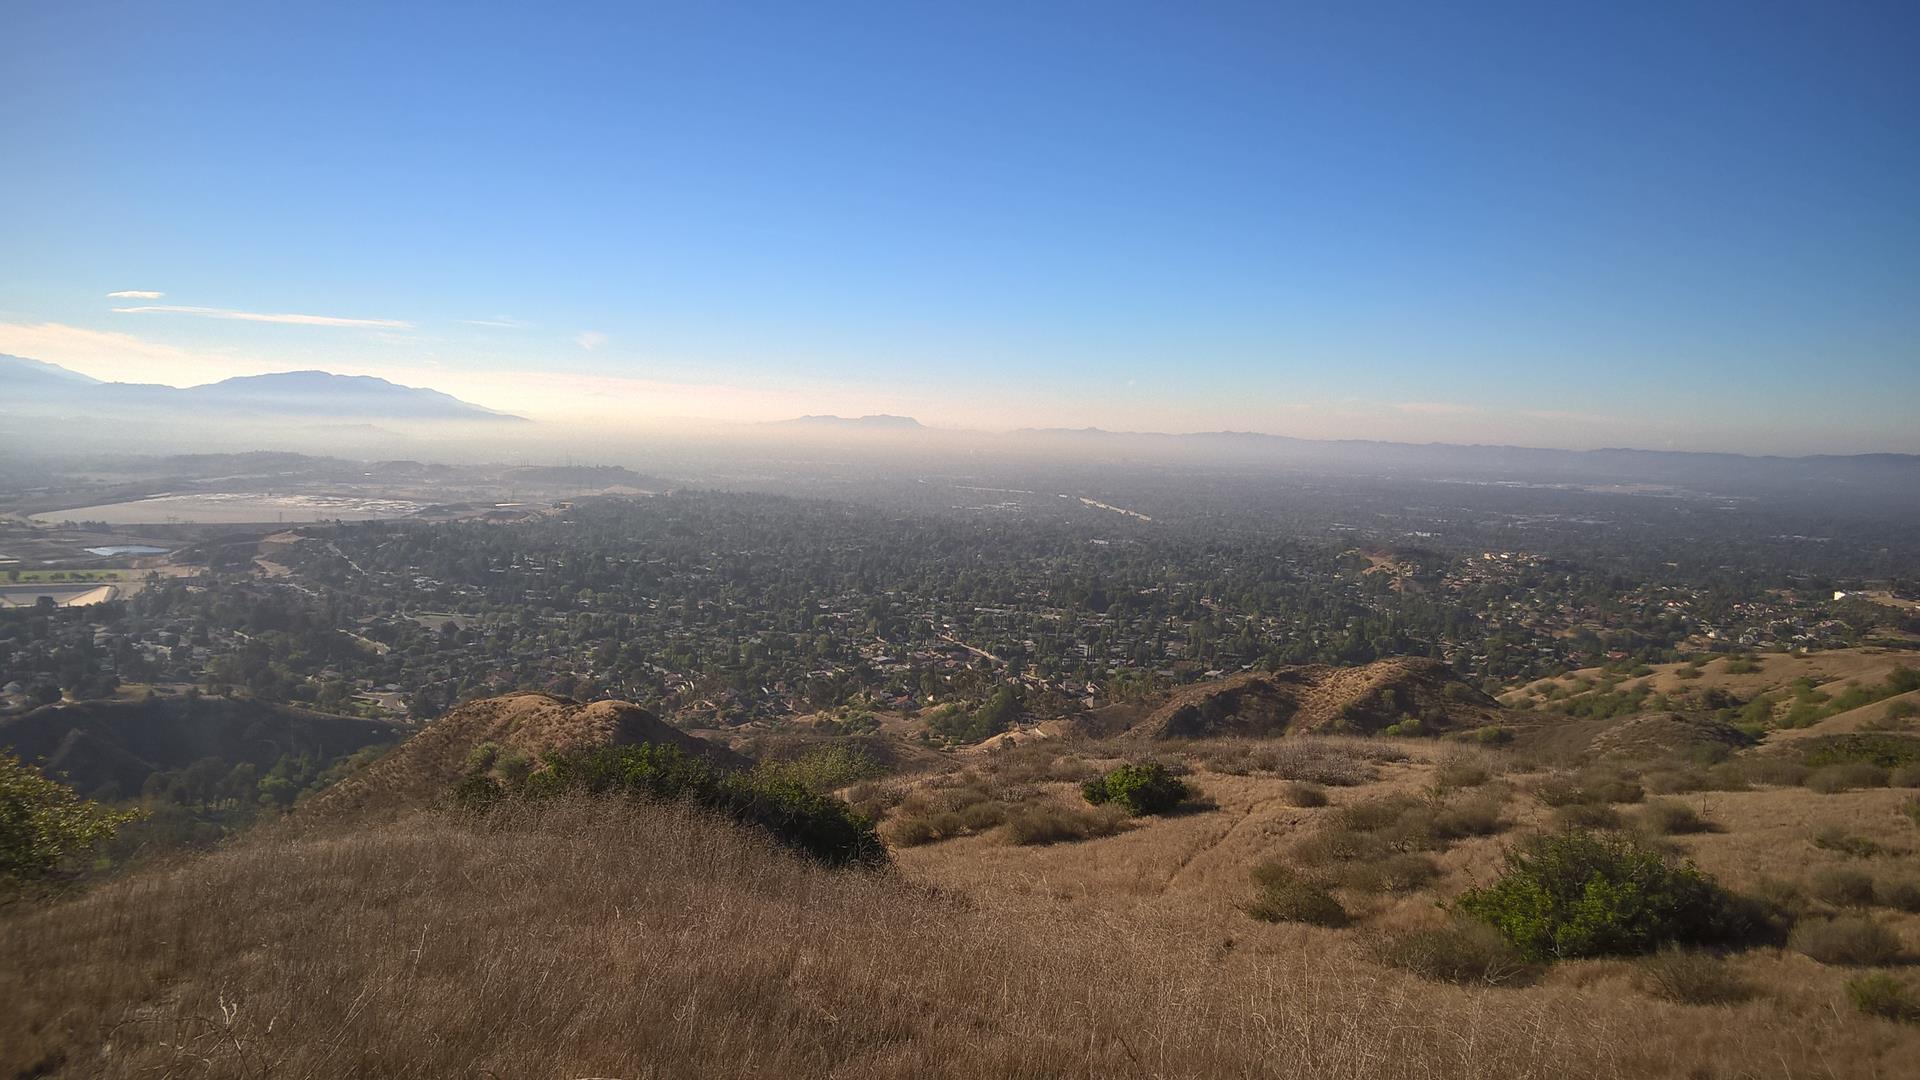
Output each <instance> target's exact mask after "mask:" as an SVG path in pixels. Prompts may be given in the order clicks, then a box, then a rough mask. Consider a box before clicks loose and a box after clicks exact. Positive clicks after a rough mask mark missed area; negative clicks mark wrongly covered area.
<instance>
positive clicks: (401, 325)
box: [113, 304, 413, 330]
mask: <svg viewBox="0 0 1920 1080" xmlns="http://www.w3.org/2000/svg"><path fill="white" fill-rule="evenodd" d="M113 310H114V311H116V312H118V313H120V314H122V315H199V316H201V317H203V318H208V319H237V320H239V321H241V322H263V323H287V324H291V325H294V326H368V327H376V328H386V329H390V330H411V329H413V324H412V323H410V322H407V321H406V320H404V319H349V318H344V317H341V316H338V315H296V314H291V313H278V312H263V311H235V310H233V309H231V308H210V307H186V306H183V305H179V304H147V305H143V306H141V307H121V308H114V309H113Z"/></svg>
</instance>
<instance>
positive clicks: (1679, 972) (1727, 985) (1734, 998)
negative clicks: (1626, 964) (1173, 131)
mask: <svg viewBox="0 0 1920 1080" xmlns="http://www.w3.org/2000/svg"><path fill="white" fill-rule="evenodd" d="M1638 974H1639V983H1640V986H1641V988H1642V989H1644V990H1645V991H1646V992H1647V993H1649V994H1652V995H1653V996H1654V997H1657V998H1661V999H1662V1000H1665V1001H1673V1002H1678V1003H1679V1004H1682V1005H1731V1004H1733V1003H1735V1002H1739V1001H1745V1000H1746V999H1748V998H1750V997H1752V996H1753V989H1752V988H1751V987H1749V986H1748V985H1747V984H1746V983H1745V982H1743V981H1741V979H1740V977H1739V976H1737V975H1735V974H1734V973H1733V970H1732V969H1731V968H1729V967H1728V966H1727V962H1726V961H1725V960H1722V959H1721V958H1720V957H1717V956H1715V955H1713V954H1712V953H1706V952H1700V951H1697V950H1693V949H1677V948H1673V947H1668V948H1665V949H1661V950H1660V951H1659V952H1657V953H1655V954H1653V955H1652V956H1650V957H1648V958H1647V959H1645V960H1643V961H1641V962H1640V965H1639V972H1638Z"/></svg>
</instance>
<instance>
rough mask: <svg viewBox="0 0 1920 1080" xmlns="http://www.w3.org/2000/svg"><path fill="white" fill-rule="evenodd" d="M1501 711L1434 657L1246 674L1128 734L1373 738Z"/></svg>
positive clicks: (1191, 694) (1174, 705)
mask: <svg viewBox="0 0 1920 1080" xmlns="http://www.w3.org/2000/svg"><path fill="white" fill-rule="evenodd" d="M1501 713H1502V710H1501V708H1500V706H1499V704H1498V703H1497V702H1495V701H1494V700H1493V699H1492V698H1490V697H1488V696H1486V695H1485V694H1482V693H1481V692H1480V691H1478V690H1475V689H1474V688H1472V687H1470V686H1468V685H1467V684H1466V683H1463V682H1461V681H1460V680H1459V678H1458V677H1456V676H1455V675H1454V673H1453V671H1452V669H1450V668H1448V667H1447V666H1446V665H1445V664H1443V663H1441V662H1439V661H1437V660H1426V659H1417V658H1401V659H1394V660H1378V661H1375V662H1374V663H1371V664H1367V665H1365V666H1362V667H1331V666H1328V665H1325V664H1313V665H1308V666H1304V667H1292V668H1282V669H1280V670H1278V671H1274V672H1270V673H1269V672H1247V673H1245V674H1241V675H1235V676H1233V677H1231V678H1227V679H1221V680H1218V681H1215V682H1209V683H1200V684H1198V685H1194V686H1188V687H1184V688H1182V689H1180V690H1178V691H1175V692H1174V694H1173V696H1172V697H1171V698H1169V699H1168V700H1167V702H1166V703H1165V704H1164V705H1162V706H1160V708H1158V709H1156V710H1154V712H1153V713H1152V714H1150V715H1149V716H1148V717H1147V718H1146V719H1145V720H1142V721H1141V722H1140V723H1139V724H1137V725H1135V726H1134V727H1133V729H1132V730H1130V731H1128V732H1127V735H1128V736H1129V737H1132V738H1146V739H1196V738H1217V737H1226V736H1233V737H1241V738H1266V737H1271V736H1275V735H1284V734H1287V733H1289V732H1312V733H1320V734H1325V733H1336V732H1352V733H1372V732H1377V731H1379V730H1381V729H1382V728H1385V727H1387V726H1388V725H1389V724H1393V723H1396V722H1398V721H1400V720H1403V719H1406V718H1407V717H1417V718H1419V719H1420V720H1421V722H1422V723H1423V724H1426V725H1429V726H1430V727H1431V728H1432V729H1435V730H1443V731H1444V730H1461V729H1465V728H1471V727H1478V726H1480V725H1482V724H1488V723H1492V722H1494V721H1495V720H1497V719H1499V717H1500V716H1501Z"/></svg>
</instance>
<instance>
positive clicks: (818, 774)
mask: <svg viewBox="0 0 1920 1080" xmlns="http://www.w3.org/2000/svg"><path fill="white" fill-rule="evenodd" d="M754 772H755V773H756V774H758V775H759V776H761V777H763V778H765V779H768V780H774V781H791V782H793V783H796V784H799V785H800V786H801V787H804V788H806V789H807V790H809V791H817V792H819V793H821V794H823V795H824V794H826V793H827V792H830V791H838V790H840V789H841V788H843V787H848V786H850V785H852V784H855V783H858V782H859V781H862V780H871V779H873V778H874V777H876V776H880V775H882V774H883V773H885V772H886V769H885V768H883V767H882V766H881V765H880V763H879V762H876V761H874V760H873V758H871V757H869V756H868V755H867V754H866V753H864V752H863V751H861V750H860V749H859V748H858V747H855V746H848V745H845V744H836V745H831V746H822V747H819V748H817V749H815V750H812V751H810V752H808V753H807V754H805V755H803V756H802V757H800V758H798V759H796V760H793V761H763V762H761V763H760V764H759V765H758V766H755V768H754Z"/></svg>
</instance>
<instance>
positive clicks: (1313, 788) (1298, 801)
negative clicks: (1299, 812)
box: [1280, 780, 1327, 807]
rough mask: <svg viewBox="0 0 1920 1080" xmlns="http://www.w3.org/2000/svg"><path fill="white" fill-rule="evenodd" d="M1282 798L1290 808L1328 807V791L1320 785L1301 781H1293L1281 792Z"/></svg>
mask: <svg viewBox="0 0 1920 1080" xmlns="http://www.w3.org/2000/svg"><path fill="white" fill-rule="evenodd" d="M1280 798H1281V799H1283V800H1285V801H1286V804H1287V805H1288V806H1302V807H1314V806H1325V805H1327V789H1326V788H1323V787H1321V786H1320V785H1319V784H1309V783H1306V782H1305V781H1301V780H1292V781H1289V782H1288V783H1287V786H1286V787H1284V788H1282V789H1281V790H1280Z"/></svg>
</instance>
